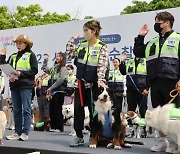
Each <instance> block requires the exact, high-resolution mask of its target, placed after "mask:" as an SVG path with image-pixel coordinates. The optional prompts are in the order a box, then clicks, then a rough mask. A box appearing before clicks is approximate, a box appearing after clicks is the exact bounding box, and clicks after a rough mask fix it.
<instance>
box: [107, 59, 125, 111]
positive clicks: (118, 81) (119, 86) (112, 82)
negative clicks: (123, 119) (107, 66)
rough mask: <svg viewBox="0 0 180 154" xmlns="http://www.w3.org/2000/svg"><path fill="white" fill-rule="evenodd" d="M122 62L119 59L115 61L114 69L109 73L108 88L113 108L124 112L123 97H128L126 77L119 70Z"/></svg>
mask: <svg viewBox="0 0 180 154" xmlns="http://www.w3.org/2000/svg"><path fill="white" fill-rule="evenodd" d="M120 63H121V61H120V59H119V58H114V59H113V65H114V68H113V69H112V70H110V71H109V77H108V87H109V95H110V97H111V99H112V102H113V106H112V108H115V109H118V111H119V112H121V110H122V101H123V97H124V96H126V76H125V75H122V74H121V72H120V70H119V65H120Z"/></svg>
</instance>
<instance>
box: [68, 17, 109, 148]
mask: <svg viewBox="0 0 180 154" xmlns="http://www.w3.org/2000/svg"><path fill="white" fill-rule="evenodd" d="M100 30H101V25H100V22H99V21H97V20H90V21H88V22H86V23H85V24H84V25H83V36H84V41H82V42H80V43H79V44H78V45H77V46H76V45H75V40H76V39H77V38H78V37H79V36H80V35H79V34H76V35H75V36H74V37H72V38H71V39H70V40H69V41H68V43H67V45H66V56H67V59H68V60H72V59H74V58H75V61H74V64H75V65H76V67H77V69H76V78H77V81H76V82H75V94H74V95H75V96H74V129H75V131H76V135H77V136H76V137H75V139H74V140H73V141H72V143H71V144H70V146H71V147H76V146H82V145H84V139H83V133H82V130H83V129H84V118H85V114H84V107H85V106H88V109H89V112H90V119H91V120H90V121H91V122H90V126H92V119H93V113H94V112H93V111H94V109H93V102H94V101H96V100H97V97H98V96H97V95H98V92H97V91H98V87H106V88H107V85H106V84H105V83H106V79H105V74H106V70H107V67H108V61H109V60H108V51H107V45H106V44H105V43H103V42H102V41H101V40H100V39H99V34H100Z"/></svg>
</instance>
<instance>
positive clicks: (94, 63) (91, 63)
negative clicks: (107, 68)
mask: <svg viewBox="0 0 180 154" xmlns="http://www.w3.org/2000/svg"><path fill="white" fill-rule="evenodd" d="M87 65H89V66H97V65H98V63H96V62H89V61H88V62H87Z"/></svg>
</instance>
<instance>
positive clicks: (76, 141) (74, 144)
mask: <svg viewBox="0 0 180 154" xmlns="http://www.w3.org/2000/svg"><path fill="white" fill-rule="evenodd" d="M82 145H84V139H83V138H80V137H76V138H75V139H74V140H73V141H72V143H71V144H70V147H77V146H82Z"/></svg>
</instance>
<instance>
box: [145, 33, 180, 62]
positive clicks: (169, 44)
mask: <svg viewBox="0 0 180 154" xmlns="http://www.w3.org/2000/svg"><path fill="white" fill-rule="evenodd" d="M159 38H160V37H159V36H157V37H155V38H153V39H152V40H151V41H150V42H149V43H148V44H147V46H146V50H145V55H146V60H147V61H149V60H152V59H155V58H158V55H159ZM179 41H180V34H177V33H176V32H173V33H172V34H171V35H170V36H169V37H168V38H167V39H166V41H165V42H164V44H163V46H162V48H161V54H160V57H167V58H177V59H178V48H179ZM153 44H155V46H156V49H155V54H153V55H150V54H151V53H150V49H151V46H152V45H153Z"/></svg>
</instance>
